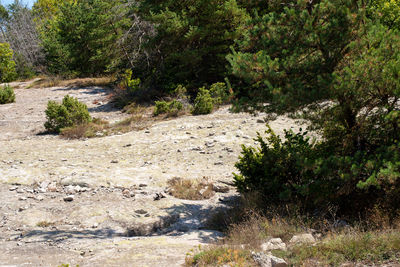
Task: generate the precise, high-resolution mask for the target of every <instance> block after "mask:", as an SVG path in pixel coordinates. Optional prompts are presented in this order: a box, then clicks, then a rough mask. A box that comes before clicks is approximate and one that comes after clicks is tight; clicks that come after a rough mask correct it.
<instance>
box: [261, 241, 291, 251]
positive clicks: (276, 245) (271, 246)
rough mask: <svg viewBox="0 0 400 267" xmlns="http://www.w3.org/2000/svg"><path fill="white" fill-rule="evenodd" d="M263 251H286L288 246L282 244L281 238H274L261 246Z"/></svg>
mask: <svg viewBox="0 0 400 267" xmlns="http://www.w3.org/2000/svg"><path fill="white" fill-rule="evenodd" d="M261 249H262V250H263V251H270V250H276V249H279V250H286V244H285V243H284V242H282V239H280V238H272V239H270V240H268V241H267V242H265V243H264V244H262V245H261Z"/></svg>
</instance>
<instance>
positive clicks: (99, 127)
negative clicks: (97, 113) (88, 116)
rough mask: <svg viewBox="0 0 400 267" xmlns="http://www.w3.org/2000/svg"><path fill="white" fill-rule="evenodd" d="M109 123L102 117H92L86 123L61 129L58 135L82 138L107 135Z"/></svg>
mask: <svg viewBox="0 0 400 267" xmlns="http://www.w3.org/2000/svg"><path fill="white" fill-rule="evenodd" d="M109 131H110V124H109V123H108V122H107V121H104V120H102V119H97V118H94V119H93V121H92V122H90V123H88V124H79V125H75V126H72V127H67V128H64V129H62V130H61V133H60V136H61V137H62V138H65V139H82V138H92V137H102V136H107V135H108V134H109Z"/></svg>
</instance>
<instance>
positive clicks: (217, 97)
mask: <svg viewBox="0 0 400 267" xmlns="http://www.w3.org/2000/svg"><path fill="white" fill-rule="evenodd" d="M232 93H233V92H230V91H229V90H228V88H227V86H226V84H225V83H214V84H212V85H211V87H210V94H211V97H212V98H213V99H214V104H216V105H221V104H226V103H228V102H229V100H230V99H231V98H232Z"/></svg>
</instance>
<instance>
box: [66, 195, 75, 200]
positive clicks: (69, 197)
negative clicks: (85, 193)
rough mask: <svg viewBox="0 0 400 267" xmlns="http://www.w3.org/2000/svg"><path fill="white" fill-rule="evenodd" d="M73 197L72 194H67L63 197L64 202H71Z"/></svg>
mask: <svg viewBox="0 0 400 267" xmlns="http://www.w3.org/2000/svg"><path fill="white" fill-rule="evenodd" d="M74 199H75V196H74V195H69V196H66V197H64V201H65V202H72V201H74Z"/></svg>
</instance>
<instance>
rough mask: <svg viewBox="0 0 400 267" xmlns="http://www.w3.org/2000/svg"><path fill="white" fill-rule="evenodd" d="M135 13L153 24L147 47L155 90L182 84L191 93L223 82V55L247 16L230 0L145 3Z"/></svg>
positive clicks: (224, 60) (232, 42) (147, 0)
mask: <svg viewBox="0 0 400 267" xmlns="http://www.w3.org/2000/svg"><path fill="white" fill-rule="evenodd" d="M140 12H141V14H142V15H143V16H145V18H146V19H148V20H150V21H151V22H153V23H154V24H155V25H156V26H155V27H156V32H157V33H156V35H155V36H154V37H152V38H150V40H149V41H148V43H147V47H152V48H153V49H154V50H155V51H158V59H157V60H155V62H154V63H155V64H154V65H153V66H152V68H153V70H152V74H151V77H150V78H151V79H153V83H154V84H155V85H157V86H158V87H159V88H160V87H161V88H160V89H161V90H163V91H168V90H172V89H175V88H176V86H177V85H178V84H184V85H187V87H188V89H189V91H190V92H191V93H193V92H194V91H195V90H196V89H197V88H199V87H201V86H202V85H204V84H212V83H214V82H218V81H223V79H224V77H225V75H226V65H227V61H226V59H225V56H226V54H227V53H229V51H230V46H231V45H233V44H234V40H235V39H236V38H237V36H238V34H237V29H238V27H239V26H240V25H241V24H242V23H243V22H244V21H245V20H246V18H247V17H246V16H247V14H246V12H245V10H244V9H241V8H240V7H239V6H238V5H237V3H236V1H235V0H211V1H210V0H186V1H172V0H168V1H150V0H145V1H142V2H141V5H140Z"/></svg>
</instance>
